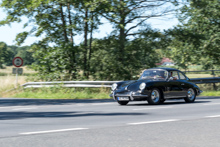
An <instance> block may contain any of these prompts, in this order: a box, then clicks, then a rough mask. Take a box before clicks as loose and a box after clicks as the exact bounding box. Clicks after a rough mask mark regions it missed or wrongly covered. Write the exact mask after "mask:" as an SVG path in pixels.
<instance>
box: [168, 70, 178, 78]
mask: <svg viewBox="0 0 220 147" xmlns="http://www.w3.org/2000/svg"><path fill="white" fill-rule="evenodd" d="M170 75H171V77H173V80H178V79H179V76H178V73H177V71H171V72H170Z"/></svg>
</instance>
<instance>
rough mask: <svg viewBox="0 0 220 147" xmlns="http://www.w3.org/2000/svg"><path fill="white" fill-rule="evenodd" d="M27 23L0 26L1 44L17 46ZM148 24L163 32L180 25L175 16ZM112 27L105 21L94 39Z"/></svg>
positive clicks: (78, 38) (27, 42) (79, 37)
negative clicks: (18, 35) (18, 36)
mask: <svg viewBox="0 0 220 147" xmlns="http://www.w3.org/2000/svg"><path fill="white" fill-rule="evenodd" d="M5 17H6V13H5V12H4V11H3V9H2V8H0V20H3V19H4V18H5ZM26 21H27V18H25V17H23V18H22V22H21V23H13V24H11V25H10V26H8V25H5V26H0V42H5V43H6V44H7V45H15V44H16V42H15V38H16V35H17V34H18V33H20V32H23V31H27V30H30V28H25V29H24V28H23V24H24V23H25V22H26ZM147 23H148V24H151V27H152V28H157V29H160V30H161V31H162V30H164V29H169V28H172V27H173V26H175V25H177V24H178V20H177V18H175V17H174V16H168V17H166V18H163V19H159V18H151V19H148V20H147ZM112 30H113V29H112V26H111V24H110V23H109V22H107V20H106V21H104V24H103V25H101V26H100V27H99V31H98V32H95V33H94V38H103V37H105V36H107V35H108V34H110V33H111V31H112ZM40 39H41V38H36V37H34V36H32V37H28V38H27V39H26V40H25V42H24V43H23V44H22V45H21V46H25V45H31V44H32V43H34V42H36V41H37V40H40ZM74 41H75V43H76V44H79V43H81V42H82V41H83V36H82V35H77V36H76V37H75V38H74Z"/></svg>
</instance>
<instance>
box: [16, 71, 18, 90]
mask: <svg viewBox="0 0 220 147" xmlns="http://www.w3.org/2000/svg"><path fill="white" fill-rule="evenodd" d="M15 84H16V85H15V88H17V85H18V68H16V83H15Z"/></svg>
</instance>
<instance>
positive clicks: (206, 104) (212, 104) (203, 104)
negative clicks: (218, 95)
mask: <svg viewBox="0 0 220 147" xmlns="http://www.w3.org/2000/svg"><path fill="white" fill-rule="evenodd" d="M203 105H220V103H210V104H203Z"/></svg>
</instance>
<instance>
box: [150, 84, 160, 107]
mask: <svg viewBox="0 0 220 147" xmlns="http://www.w3.org/2000/svg"><path fill="white" fill-rule="evenodd" d="M161 96H162V95H161V93H160V90H159V89H157V88H154V89H152V91H151V94H150V96H149V97H148V99H147V101H148V103H149V104H150V105H157V104H159V103H160V102H161V99H162V98H161Z"/></svg>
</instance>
